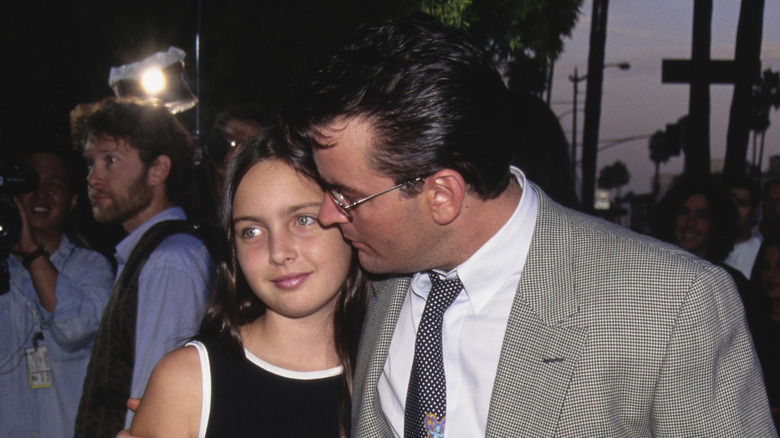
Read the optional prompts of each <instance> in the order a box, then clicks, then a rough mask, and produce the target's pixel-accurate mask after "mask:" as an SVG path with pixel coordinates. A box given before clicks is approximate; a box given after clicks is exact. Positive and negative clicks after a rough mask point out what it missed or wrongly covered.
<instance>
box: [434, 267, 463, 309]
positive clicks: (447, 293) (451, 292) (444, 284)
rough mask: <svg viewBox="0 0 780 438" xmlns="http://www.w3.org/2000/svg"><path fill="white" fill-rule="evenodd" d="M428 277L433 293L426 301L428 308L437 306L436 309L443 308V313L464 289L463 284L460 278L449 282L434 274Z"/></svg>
mask: <svg viewBox="0 0 780 438" xmlns="http://www.w3.org/2000/svg"><path fill="white" fill-rule="evenodd" d="M428 276H429V278H430V279H431V293H430V294H429V295H428V299H427V300H426V301H427V303H426V306H428V305H430V306H435V307H436V308H441V309H442V311H443V310H444V309H447V308H448V307H450V304H452V302H453V301H455V297H457V296H458V294H459V293H460V290H461V289H463V283H461V282H460V278H458V277H455V278H453V279H451V280H448V279H446V278H442V277H441V276H440V275H439V274H436V273H433V272H432V273H430V274H429V275H428ZM428 303H429V304H428Z"/></svg>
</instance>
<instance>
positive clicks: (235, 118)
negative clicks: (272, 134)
mask: <svg viewBox="0 0 780 438" xmlns="http://www.w3.org/2000/svg"><path fill="white" fill-rule="evenodd" d="M268 125H269V117H268V115H267V114H266V112H265V111H264V110H263V108H262V107H260V106H259V105H255V104H241V105H232V106H229V107H227V108H225V109H224V110H222V111H220V113H219V114H217V118H216V120H215V121H214V134H215V135H214V136H212V144H211V145H210V146H212V147H211V148H210V150H211V152H212V157H211V159H212V160H213V163H212V164H213V169H214V188H215V191H216V193H217V198H221V197H222V187H223V185H224V180H225V171H226V170H227V165H228V163H229V162H230V158H231V157H232V156H233V154H234V153H235V152H236V151H237V150H238V147H239V146H241V145H242V144H243V143H245V142H246V141H247V140H249V139H250V138H252V137H254V136H256V135H258V134H260V133H261V132H263V130H264V129H265V128H266V127H268Z"/></svg>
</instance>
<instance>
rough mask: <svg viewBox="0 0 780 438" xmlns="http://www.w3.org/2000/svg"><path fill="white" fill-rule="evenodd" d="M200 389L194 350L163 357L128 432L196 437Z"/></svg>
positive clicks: (156, 436)
mask: <svg viewBox="0 0 780 438" xmlns="http://www.w3.org/2000/svg"><path fill="white" fill-rule="evenodd" d="M202 386H203V384H202V380H201V370H200V359H199V357H198V351H197V349H196V348H195V347H183V348H179V349H177V350H174V351H172V352H170V353H168V354H166V355H165V356H164V357H163V358H162V359H160V362H158V363H157V365H156V366H155V367H154V371H152V376H151V377H150V379H149V384H148V385H147V386H146V391H144V395H143V397H142V398H141V404H140V406H138V411H137V412H136V414H135V417H134V418H133V425H132V427H131V428H130V433H131V434H132V435H133V436H138V437H145V438H197V436H198V429H199V427H200V411H201V398H202V394H201V391H202Z"/></svg>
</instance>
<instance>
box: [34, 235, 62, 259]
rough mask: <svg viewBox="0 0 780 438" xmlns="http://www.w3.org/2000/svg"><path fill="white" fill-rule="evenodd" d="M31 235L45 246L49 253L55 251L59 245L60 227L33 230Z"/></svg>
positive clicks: (60, 239)
mask: <svg viewBox="0 0 780 438" xmlns="http://www.w3.org/2000/svg"><path fill="white" fill-rule="evenodd" d="M33 236H34V237H35V241H36V242H38V244H40V245H43V246H45V247H46V250H47V251H49V252H50V253H53V252H54V251H56V250H57V248H59V247H60V243H62V230H60V229H57V230H52V231H43V230H38V231H35V230H33Z"/></svg>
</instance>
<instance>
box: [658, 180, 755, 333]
mask: <svg viewBox="0 0 780 438" xmlns="http://www.w3.org/2000/svg"><path fill="white" fill-rule="evenodd" d="M730 198H731V196H730V194H729V192H728V191H727V189H726V187H725V186H722V185H721V184H717V183H714V182H711V181H692V180H687V179H683V180H681V181H678V182H677V183H676V184H675V185H674V186H673V187H672V188H671V189H670V190H669V191H668V192H667V193H666V195H664V197H663V198H662V199H661V202H659V205H658V211H657V217H656V223H655V234H656V236H657V237H658V238H659V239H661V240H664V241H666V242H670V243H673V244H675V245H677V246H679V247H681V248H683V249H685V250H687V251H690V252H691V253H693V254H695V255H697V256H699V257H701V258H703V259H705V260H707V261H709V262H711V263H713V264H715V265H717V266H719V267H721V268H723V269H724V270H725V271H726V272H728V273H729V275H730V276H731V278H732V280H734V283H735V284H736V286H737V291H738V292H739V295H740V297H741V299H742V304H743V306H744V307H745V313H746V315H747V320H748V324H749V326H750V331H751V333H757V332H760V331H762V330H763V328H761V327H758V326H756V324H760V321H762V320H763V317H762V315H764V314H765V312H766V300H764V299H763V298H762V297H761V295H760V294H759V293H758V292H757V291H756V289H755V288H754V287H753V285H751V284H750V282H749V281H748V279H747V277H745V276H744V275H743V274H742V273H741V272H740V271H739V270H737V269H736V268H733V267H731V266H729V265H728V264H726V263H725V262H724V259H725V258H726V257H727V255H728V254H729V253H730V252H731V251H732V248H733V246H734V239H735V236H736V235H737V230H738V227H737V223H738V217H739V215H738V213H737V208H736V206H735V205H734V202H733V201H732V200H731V199H730Z"/></svg>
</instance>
